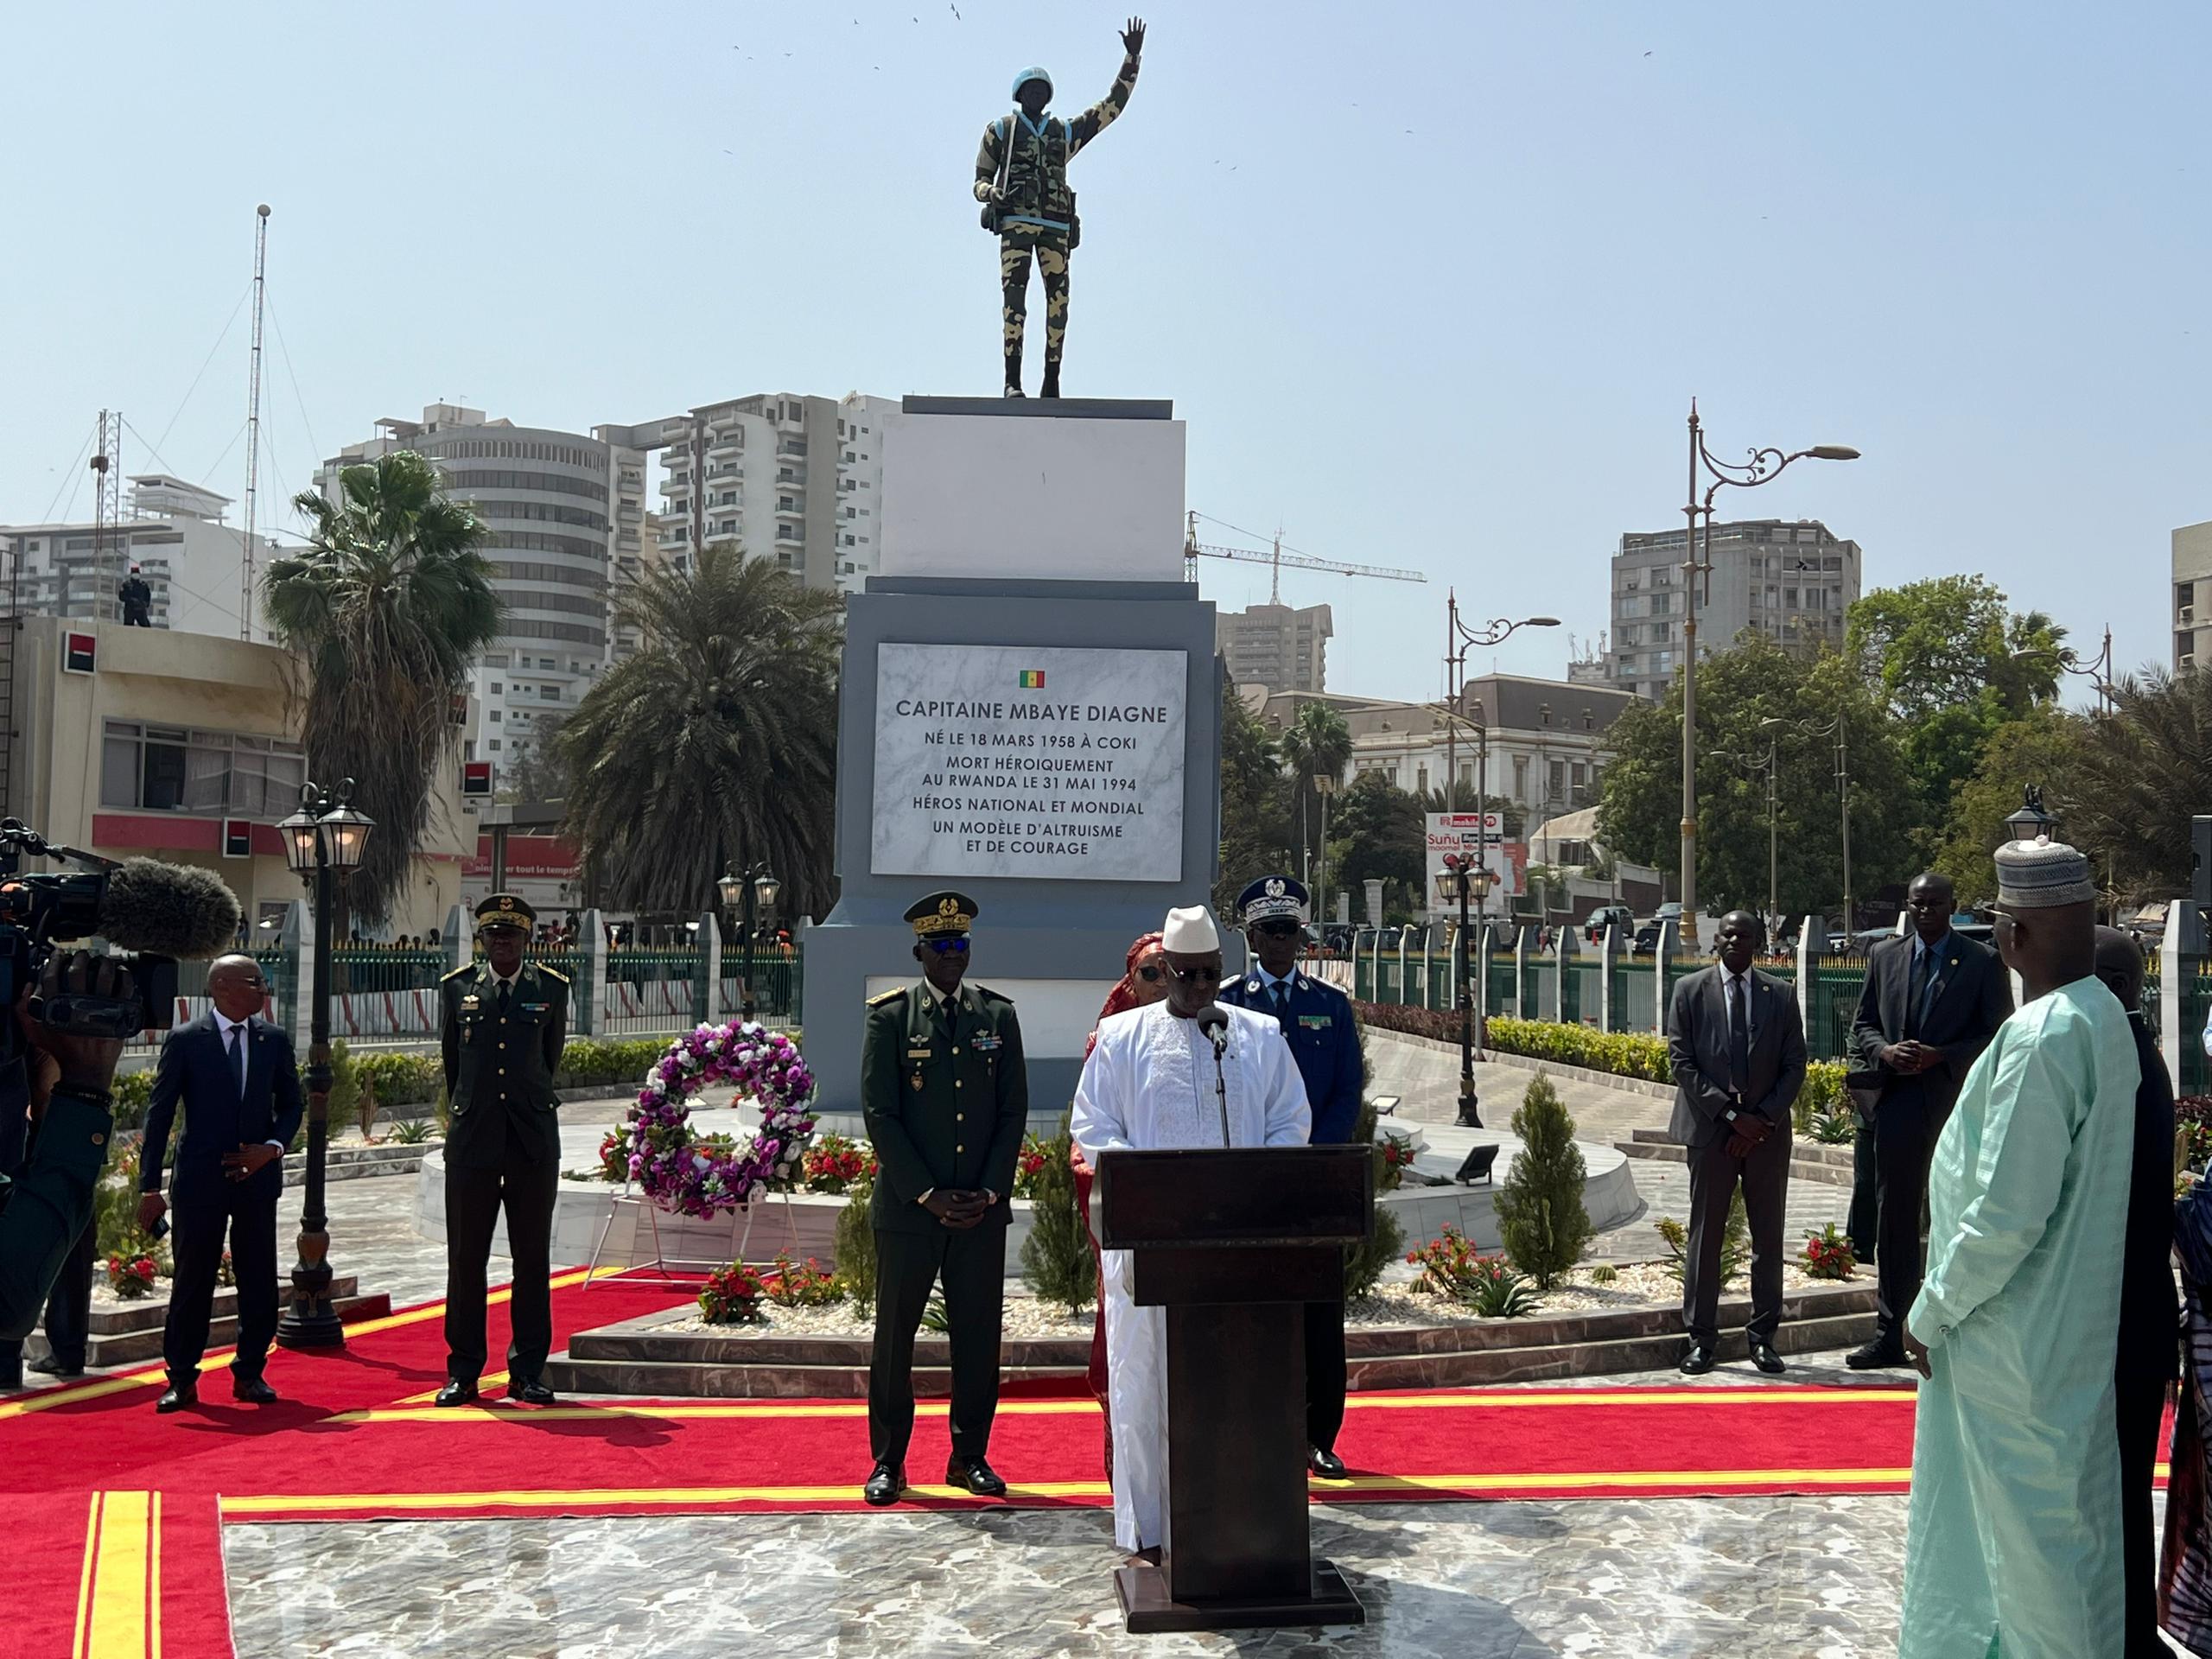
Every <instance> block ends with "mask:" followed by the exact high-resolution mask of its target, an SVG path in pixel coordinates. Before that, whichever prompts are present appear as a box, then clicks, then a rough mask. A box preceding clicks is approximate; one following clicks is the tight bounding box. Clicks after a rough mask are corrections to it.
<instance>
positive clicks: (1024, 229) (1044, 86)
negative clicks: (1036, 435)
mask: <svg viewBox="0 0 2212 1659" xmlns="http://www.w3.org/2000/svg"><path fill="white" fill-rule="evenodd" d="M1122 49H1123V51H1124V53H1125V54H1126V55H1125V56H1124V57H1123V58H1122V73H1120V74H1118V75H1116V77H1115V78H1114V85H1113V87H1112V89H1111V90H1110V91H1109V92H1107V94H1106V96H1105V97H1104V98H1103V99H1099V101H1098V102H1097V103H1096V104H1094V105H1091V106H1090V108H1089V109H1087V110H1085V111H1084V112H1083V113H1082V114H1081V115H1078V116H1077V117H1076V118H1075V119H1074V120H1072V121H1065V120H1062V119H1061V118H1059V117H1058V116H1057V115H1047V114H1046V113H1045V105H1046V104H1047V103H1048V102H1049V101H1050V100H1051V99H1052V77H1051V76H1050V75H1048V74H1046V73H1045V72H1044V71H1043V70H1042V69H1025V70H1023V71H1022V72H1021V73H1020V74H1019V75H1016V76H1015V77H1014V103H1015V104H1016V105H1018V106H1019V107H1017V108H1016V109H1015V110H1014V112H1013V113H1012V114H1010V115H1002V116H1001V117H1000V118H998V119H997V120H995V121H994V122H992V123H991V124H990V125H989V126H988V127H986V128H984V129H983V145H982V149H980V150H979V151H977V152H976V200H978V201H980V202H982V204H983V228H984V229H985V230H987V231H995V232H997V233H998V238H999V279H1000V282H1001V285H1002V286H1003V288H1004V289H1005V293H1006V395H1007V397H1020V396H1021V395H1022V391H1021V344H1022V334H1023V331H1024V329H1025V327H1026V326H1027V320H1028V315H1029V264H1030V259H1031V257H1032V256H1034V257H1035V259H1036V262H1037V269H1038V270H1039V273H1040V274H1041V275H1042V276H1043V277H1044V279H1045V384H1044V385H1043V386H1042V387H1040V388H1039V391H1040V393H1041V395H1043V396H1044V397H1058V396H1059V395H1060V349H1061V347H1062V346H1063V345H1064V344H1065V340H1066V338H1067V331H1068V255H1069V254H1070V253H1071V252H1073V251H1074V250H1075V246H1076V245H1077V242H1079V241H1080V240H1081V239H1082V237H1083V226H1082V222H1081V221H1080V220H1079V219H1077V217H1076V211H1075V192H1074V191H1072V190H1071V189H1069V188H1068V162H1069V160H1070V158H1071V157H1072V156H1074V155H1075V153H1076V152H1077V150H1079V149H1082V148H1083V147H1084V145H1085V144H1088V143H1090V141H1091V140H1092V139H1094V138H1096V137H1097V136H1098V135H1099V134H1100V133H1102V132H1103V131H1104V130H1106V128H1107V127H1108V126H1109V124H1112V122H1113V120H1114V118H1116V116H1118V115H1120V114H1121V112H1122V111H1123V110H1124V109H1125V108H1127V107H1128V102H1129V94H1130V93H1132V92H1135V90H1136V85H1137V56H1138V54H1140V53H1141V52H1142V51H1143V50H1144V20H1143V19H1142V18H1140V17H1132V18H1130V19H1129V26H1128V29H1125V30H1123V31H1122Z"/></svg>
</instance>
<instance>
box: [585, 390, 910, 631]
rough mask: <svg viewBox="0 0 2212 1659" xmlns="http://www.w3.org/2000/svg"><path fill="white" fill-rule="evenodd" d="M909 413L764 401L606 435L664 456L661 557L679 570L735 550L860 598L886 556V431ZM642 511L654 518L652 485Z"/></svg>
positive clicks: (760, 397) (765, 395)
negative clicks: (709, 553) (722, 546)
mask: <svg viewBox="0 0 2212 1659" xmlns="http://www.w3.org/2000/svg"><path fill="white" fill-rule="evenodd" d="M898 408H899V403H898V400H897V399H896V398H891V397H870V396H868V395H867V394H865V393H862V392H857V391H856V392H852V393H849V394H848V395H847V396H846V397H842V398H830V397H804V396H801V395H799V394H798V393H794V392H758V393H755V394H753V395H752V396H750V397H734V398H730V399H728V400H726V401H724V402H721V403H716V404H702V405H701V406H699V407H698V408H696V409H694V410H690V412H689V413H687V414H683V415H676V416H669V417H667V418H666V419H664V420H658V421H648V422H645V423H643V424H641V425H637V426H601V427H596V428H594V432H595V433H596V434H597V435H598V436H599V437H600V438H601V440H602V441H604V442H607V443H609V444H612V445H615V446H618V447H620V448H623V449H625V450H627V451H629V452H632V453H635V454H639V455H640V456H642V455H644V454H647V453H649V452H652V451H654V450H658V451H659V452H660V457H661V465H662V467H663V469H664V471H663V476H662V480H661V483H660V488H659V495H660V501H661V505H660V509H659V512H658V520H659V537H658V550H659V553H660V555H661V556H662V557H663V558H664V559H666V560H668V561H669V562H670V563H674V564H676V565H677V566H678V567H679V568H681V567H682V566H683V565H685V564H687V563H690V561H691V560H692V559H694V558H696V556H697V555H698V553H699V552H700V550H702V549H703V548H705V547H707V546H708V545H709V544H710V543H718V542H735V543H738V544H739V545H740V546H741V547H743V548H744V550H746V552H747V554H749V555H752V556H755V557H760V558H770V559H773V560H774V561H775V562H776V563H778V564H779V566H781V567H782V568H783V569H786V570H789V571H791V572H792V573H793V574H795V575H798V577H799V579H800V580H801V581H803V582H805V583H806V585H807V586H808V587H810V588H838V589H840V590H849V589H853V588H859V587H861V585H862V584H863V583H865V582H867V580H868V577H869V576H871V575H874V574H875V570H876V565H877V560H878V557H879V555H880V551H881V548H882V541H883V422H884V417H885V416H888V415H891V414H894V413H896V412H897V410H898ZM635 503H636V505H639V507H640V509H642V507H643V504H644V491H643V489H642V487H640V488H639V492H638V493H637V496H636V498H635ZM630 504H631V499H630V498H628V497H625V498H623V501H622V505H630Z"/></svg>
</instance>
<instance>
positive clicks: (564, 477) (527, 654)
mask: <svg viewBox="0 0 2212 1659" xmlns="http://www.w3.org/2000/svg"><path fill="white" fill-rule="evenodd" d="M377 430H378V436H376V437H374V438H372V439H370V440H369V441H368V442H365V443H358V444H354V445H353V446H352V447H351V448H347V449H345V450H343V451H341V452H340V454H339V455H338V456H337V457H336V459H334V460H333V461H326V462H325V463H324V464H323V468H322V472H321V478H320V482H321V488H322V492H323V493H324V494H325V495H326V496H328V497H330V498H331V499H337V494H338V491H337V474H338V472H339V470H340V468H341V467H348V466H352V465H354V464H355V463H357V462H360V461H373V460H375V459H376V458H377V457H378V456H379V455H383V454H389V453H391V452H392V451H394V450H398V449H412V450H414V451H415V452H416V454H421V455H423V456H424V457H425V458H426V459H428V460H429V461H432V462H434V463H435V465H436V467H437V468H438V470H439V471H440V472H441V473H442V474H444V477H445V480H446V489H447V491H448V493H450V494H451V495H452V496H453V497H454V499H458V500H462V501H466V502H467V503H468V504H469V505H471V506H473V507H474V508H475V509H476V511H477V512H478V513H479V514H480V515H481V516H482V518H483V519H484V521H485V523H486V525H487V526H489V528H490V531H491V534H490V536H489V537H488V539H487V541H486V545H485V548H484V552H485V556H486V558H487V559H488V560H489V561H490V563H491V565H492V573H493V587H494V588H497V589H498V591H499V597H500V599H501V600H502V601H504V602H505V606H506V609H507V617H506V621H505V624H504V625H503V629H502V632H501V633H500V635H499V639H498V640H497V641H496V642H495V643H494V644H493V645H492V646H491V647H490V648H489V649H488V650H486V652H484V653H483V654H482V655H481V656H480V658H478V659H477V663H476V665H475V667H474V669H473V670H472V671H471V674H470V690H471V692H472V694H473V696H472V698H471V709H470V721H469V728H468V733H467V743H468V752H469V754H470V757H471V758H472V759H478V760H490V761H492V762H493V765H494V767H495V770H496V771H499V772H504V771H505V770H506V769H507V767H509V766H512V764H513V763H514V762H515V761H516V760H519V759H520V758H521V757H522V756H523V755H524V754H525V753H528V752H529V750H530V749H531V746H532V744H533V743H534V742H535V741H537V734H538V733H539V732H540V731H541V730H542V729H544V728H548V727H550V726H551V725H554V724H557V722H558V721H559V720H560V719H562V718H563V717H565V716H566V715H569V713H570V712H572V711H573V710H574V709H575V706H576V703H577V702H578V701H579V700H580V699H581V698H582V696H583V694H584V692H585V690H588V688H589V686H590V683H591V681H592V679H593V677H594V676H595V675H597V674H598V672H599V671H600V670H601V667H602V666H603V665H604V664H605V663H606V661H607V652H608V642H607V592H608V567H609V564H610V562H611V560H612V559H613V557H615V556H617V555H618V554H626V555H627V556H632V557H635V556H639V555H640V554H641V552H642V545H643V543H642V536H643V531H644V527H645V509H644V505H643V500H644V493H645V458H644V456H643V455H642V454H639V453H638V452H637V451H636V450H634V449H630V448H624V447H621V446H618V445H612V444H609V443H607V442H604V441H603V440H601V439H600V438H597V437H586V436H583V435H582V434H580V433H575V432H561V431H555V430H551V429H545V428H539V427H526V426H516V425H514V424H513V423H512V422H508V421H504V420H486V418H485V416H484V412H483V411H482V410H475V409H462V408H460V407H458V406H456V405H454V404H432V405H431V406H430V407H429V408H428V409H425V410H423V418H422V419H421V420H419V421H403V420H391V419H386V420H381V421H378V423H377ZM617 503H619V504H620V505H617ZM617 520H620V522H619V523H618V522H617ZM625 538H627V540H625Z"/></svg>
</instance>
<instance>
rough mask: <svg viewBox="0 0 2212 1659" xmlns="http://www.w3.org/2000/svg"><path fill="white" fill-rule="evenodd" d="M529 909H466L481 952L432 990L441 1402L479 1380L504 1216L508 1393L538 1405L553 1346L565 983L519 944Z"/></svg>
mask: <svg viewBox="0 0 2212 1659" xmlns="http://www.w3.org/2000/svg"><path fill="white" fill-rule="evenodd" d="M536 922H537V912H535V911H533V910H532V909H531V907H530V906H529V905H528V904H527V903H525V902H524V900H522V899H518V898H517V897H515V895H514V894H512V893H493V894H492V896H491V897H490V898H488V899H485V901H484V902H483V903H482V904H480V905H479V906H477V907H476V932H477V937H478V938H480V939H482V940H483V942H484V957H483V960H481V961H479V962H472V963H469V965H468V966H467V967H466V968H456V969H454V970H453V972H451V973H449V974H448V975H447V976H445V978H444V979H442V980H441V981H440V982H439V984H438V997H439V1003H440V1012H439V1020H438V1040H439V1044H440V1046H441V1047H442V1050H443V1051H444V1055H445V1069H446V1098H447V1100H448V1102H450V1103H451V1110H452V1115H453V1127H452V1128H450V1129H448V1131H447V1132H446V1148H445V1160H446V1379H447V1380H446V1385H445V1387H443V1388H442V1389H439V1390H438V1397H437V1402H436V1403H437V1404H439V1405H441V1406H465V1405H467V1404H468V1403H469V1402H471V1401H473V1400H474V1399H475V1398H476V1397H477V1379H478V1378H479V1377H480V1376H482V1375H483V1373H484V1359H485V1336H484V1297H485V1274H486V1268H487V1267H488V1266H489V1264H490V1262H491V1257H492V1230H493V1228H494V1227H495V1226H497V1225H498V1224H499V1212H500V1211H501V1210H502V1209H503V1208H504V1209H505V1211H506V1217H507V1255H508V1256H509V1257H510V1258H512V1261H513V1262H514V1280H513V1294H512V1296H511V1297H510V1298H509V1300H508V1303H507V1313H508V1316H509V1318H510V1319H511V1321H512V1325H513V1337H512V1340H511V1341H510V1342H509V1343H508V1344H507V1397H508V1398H509V1399H510V1400H519V1401H521V1402H523V1403H524V1405H531V1406H550V1405H551V1404H552V1403H553V1390H552V1389H549V1388H548V1387H546V1386H545V1380H544V1371H545V1359H546V1356H547V1355H548V1354H550V1352H551V1351H552V1350H553V1287H552V1273H553V1265H552V1256H553V1206H554V1203H555V1200H556V1198H558V1197H559V1196H560V1191H561V1097H560V1096H558V1095H556V1094H555V1093H554V1092H553V1077H554V1074H555V1073H556V1072H557V1071H559V1070H560V1069H561V1051H562V1049H563V1046H565V1045H566V1044H567V1042H568V1039H569V982H568V979H567V978H566V976H563V975H561V974H558V973H556V972H555V971H554V970H553V969H550V968H548V967H546V966H545V965H544V964H543V963H537V962H525V961H524V959H523V946H524V944H525V943H526V942H527V941H528V939H529V938H530V931H531V926H532V925H534V924H535V923H536Z"/></svg>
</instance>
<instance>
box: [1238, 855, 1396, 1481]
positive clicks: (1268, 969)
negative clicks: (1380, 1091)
mask: <svg viewBox="0 0 2212 1659" xmlns="http://www.w3.org/2000/svg"><path fill="white" fill-rule="evenodd" d="M1310 902H1311V900H1310V899H1308V897H1307V895H1306V888H1305V887H1304V886H1303V885H1302V884H1300V882H1298V881H1296V880H1293V879H1292V878H1291V877H1289V876H1287V875H1266V876H1262V877H1261V878H1260V879H1259V880H1256V881H1255V882H1253V883H1252V884H1251V885H1250V886H1249V887H1246V888H1245V889H1244V891H1243V892H1242V893H1238V894H1237V895H1236V914H1237V920H1238V921H1239V922H1240V923H1241V924H1242V925H1243V929H1244V938H1245V942H1246V944H1249V946H1250V947H1251V950H1252V965H1251V967H1250V968H1249V969H1248V970H1247V971H1246V973H1245V975H1244V977H1243V979H1241V980H1232V981H1230V982H1229V983H1227V984H1225V985H1224V986H1223V987H1222V988H1221V1001H1224V1002H1229V1003H1233V1004H1235V1005H1236V1007H1240V1008H1251V1009H1254V1010H1255V1011H1256V1012H1258V1013H1261V1014H1269V1015H1272V1016H1273V1017H1274V1020H1276V1021H1277V1022H1278V1023H1279V1024H1280V1025H1281V1027H1282V1034H1283V1040H1284V1041H1285V1042H1287V1043H1288V1044H1289V1045H1290V1052H1291V1057H1292V1058H1294V1059H1295V1060H1296V1061H1297V1062H1298V1075H1299V1077H1300V1080H1301V1081H1303V1082H1304V1084H1306V1103H1307V1104H1308V1105H1310V1106H1311V1107H1312V1108H1313V1134H1312V1135H1311V1137H1310V1139H1311V1141H1312V1144H1313V1145H1314V1146H1317V1147H1324V1146H1332V1145H1346V1144H1349V1143H1350V1142H1351V1138H1352V1131H1353V1130H1354V1129H1355V1128H1357V1126H1358V1123H1359V1102H1360V1095H1361V1091H1362V1090H1363V1087H1364V1085H1365V1083H1366V1079H1367V1068H1366V1066H1365V1065H1364V1064H1363V1061H1362V1059H1361V1058H1360V1052H1359V1029H1358V1027H1357V1023H1356V1022H1355V1021H1354V1020H1353V1019H1352V1012H1351V998H1350V997H1348V996H1346V995H1344V993H1343V992H1342V991H1340V990H1338V988H1336V987H1335V986H1333V985H1324V984H1323V983H1322V982H1320V981H1319V980H1318V979H1313V978H1311V977H1309V976H1306V975H1305V974H1301V973H1300V972H1299V971H1298V956H1299V951H1300V950H1301V949H1302V948H1303V946H1304V944H1305V942H1306V920H1307V906H1308V905H1309V904H1310ZM1344 1375H1345V1365H1344V1303H1343V1302H1342V1301H1334V1302H1308V1303H1306V1446H1308V1447H1309V1448H1310V1449H1309V1451H1308V1452H1307V1461H1308V1463H1309V1464H1310V1465H1311V1466H1312V1468H1313V1472H1314V1473H1315V1474H1317V1475H1320V1476H1322V1477H1324V1478H1326V1479H1330V1480H1342V1479H1343V1478H1344V1459H1342V1458H1339V1457H1338V1455H1337V1434H1338V1431H1340V1430H1341V1429H1342V1428H1343V1427H1344Z"/></svg>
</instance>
